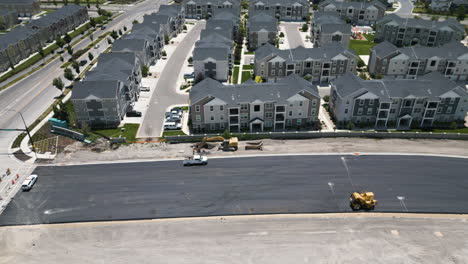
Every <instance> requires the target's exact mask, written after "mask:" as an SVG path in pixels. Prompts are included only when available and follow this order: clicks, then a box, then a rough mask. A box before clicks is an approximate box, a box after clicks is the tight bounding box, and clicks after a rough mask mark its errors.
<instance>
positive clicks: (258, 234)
mask: <svg viewBox="0 0 468 264" xmlns="http://www.w3.org/2000/svg"><path fill="white" fill-rule="evenodd" d="M247 235H248V236H266V235H268V232H267V231H262V232H249V233H247Z"/></svg>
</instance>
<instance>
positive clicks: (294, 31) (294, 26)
mask: <svg viewBox="0 0 468 264" xmlns="http://www.w3.org/2000/svg"><path fill="white" fill-rule="evenodd" d="M301 26H302V23H297V22H281V24H280V27H282V28H283V30H284V31H285V35H286V38H287V39H288V43H289V47H290V48H291V49H294V48H297V47H299V46H304V42H303V41H302V37H301V35H300V33H299V27H301Z"/></svg>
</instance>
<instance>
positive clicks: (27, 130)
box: [7, 109, 37, 158]
mask: <svg viewBox="0 0 468 264" xmlns="http://www.w3.org/2000/svg"><path fill="white" fill-rule="evenodd" d="M7 111H11V112H16V113H18V114H19V115H20V117H21V120H22V121H23V124H24V131H26V134H27V135H28V137H29V140H30V141H31V144H32V150H33V152H34V155H35V156H36V158H37V153H36V147H35V146H34V141H33V138H32V137H31V134H30V133H29V128H28V126H27V125H26V121H24V117H23V114H22V113H21V112H20V111H16V110H13V109H8V110H7Z"/></svg>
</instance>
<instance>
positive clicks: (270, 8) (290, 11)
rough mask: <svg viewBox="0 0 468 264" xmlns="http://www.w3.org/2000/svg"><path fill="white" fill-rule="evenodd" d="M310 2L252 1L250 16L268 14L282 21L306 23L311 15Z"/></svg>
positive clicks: (306, 0) (283, 0)
mask: <svg viewBox="0 0 468 264" xmlns="http://www.w3.org/2000/svg"><path fill="white" fill-rule="evenodd" d="M309 8H310V4H309V1H308V0H252V1H250V2H249V14H253V13H256V12H266V13H268V14H269V15H270V16H272V17H274V18H276V19H278V20H282V21H305V20H306V19H307V16H308V15H309Z"/></svg>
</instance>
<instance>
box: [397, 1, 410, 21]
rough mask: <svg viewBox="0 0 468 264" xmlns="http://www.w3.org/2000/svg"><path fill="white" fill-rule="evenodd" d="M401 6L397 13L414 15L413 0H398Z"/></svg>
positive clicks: (408, 15) (401, 15) (405, 15)
mask: <svg viewBox="0 0 468 264" xmlns="http://www.w3.org/2000/svg"><path fill="white" fill-rule="evenodd" d="M398 2H399V3H400V5H401V7H400V9H399V10H398V11H396V12H395V14H397V15H399V16H400V17H408V18H411V17H413V3H412V2H411V0H398Z"/></svg>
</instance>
